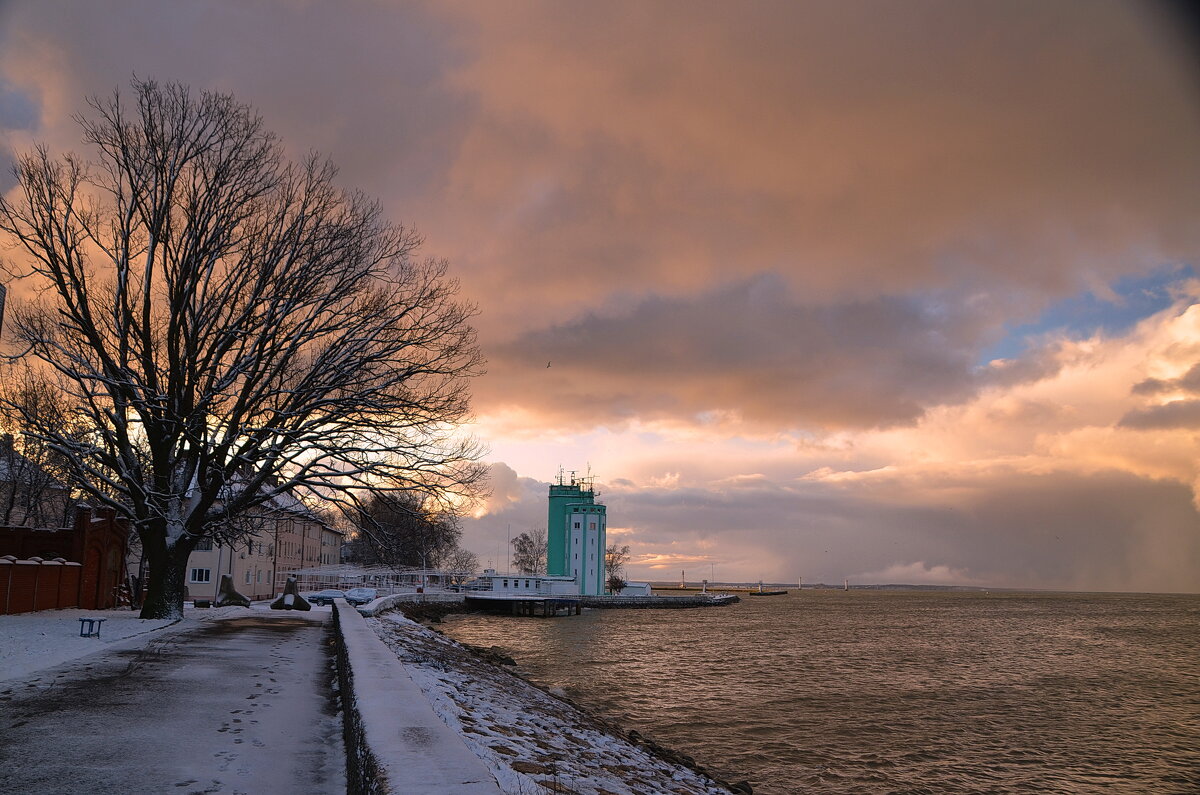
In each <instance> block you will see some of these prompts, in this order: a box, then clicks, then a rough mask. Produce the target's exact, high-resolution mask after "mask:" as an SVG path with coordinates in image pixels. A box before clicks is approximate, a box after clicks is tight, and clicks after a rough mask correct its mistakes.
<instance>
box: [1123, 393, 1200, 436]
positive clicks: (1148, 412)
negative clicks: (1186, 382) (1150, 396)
mask: <svg viewBox="0 0 1200 795" xmlns="http://www.w3.org/2000/svg"><path fill="white" fill-rule="evenodd" d="M1143 383H1144V382H1143ZM1121 427H1122V428H1135V429H1139V430H1167V429H1172V428H1180V429H1182V428H1187V429H1190V430H1200V400H1172V401H1171V402H1169V403H1164V404H1162V405H1161V406H1152V407H1150V408H1145V409H1136V410H1134V411H1131V412H1129V413H1128V414H1126V415H1125V416H1124V417H1122V418H1121Z"/></svg>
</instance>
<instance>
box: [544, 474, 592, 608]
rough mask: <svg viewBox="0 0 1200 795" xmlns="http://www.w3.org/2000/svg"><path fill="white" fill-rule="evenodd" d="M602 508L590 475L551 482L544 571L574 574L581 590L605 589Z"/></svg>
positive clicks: (588, 592) (583, 591)
mask: <svg viewBox="0 0 1200 795" xmlns="http://www.w3.org/2000/svg"><path fill="white" fill-rule="evenodd" d="M604 511H605V508H604V506H603V505H601V504H600V503H598V502H596V489H595V487H594V485H593V480H592V478H591V477H587V478H580V479H578V480H577V479H576V478H575V473H574V472H572V473H571V474H570V477H569V478H567V477H565V476H564V475H563V473H562V472H561V471H560V472H559V474H558V482H557V483H551V484H550V507H549V512H548V515H547V519H546V573H547V574H549V575H551V576H554V575H558V576H565V577H574V578H575V585H576V587H577V588H578V589H579V593H580V594H587V595H596V596H598V595H600V594H603V593H604V587H605V582H604V543H605V536H604V531H605V521H606V516H605V512H604Z"/></svg>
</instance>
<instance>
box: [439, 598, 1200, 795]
mask: <svg viewBox="0 0 1200 795" xmlns="http://www.w3.org/2000/svg"><path fill="white" fill-rule="evenodd" d="M443 629H444V631H445V632H446V633H447V634H448V635H450V636H451V637H454V638H456V639H458V640H462V641H465V642H468V643H473V644H476V645H483V646H497V645H498V646H502V647H504V648H505V649H506V650H508V651H509V652H510V653H511V654H512V655H513V656H514V657H515V658H516V660H517V663H518V665H519V667H520V669H521V670H522V671H523V672H524V673H525V674H526V675H527V676H528V677H529V678H531V679H533V680H534V681H536V682H538V683H539V684H542V685H545V686H548V687H552V688H561V689H563V690H564V691H566V693H567V694H568V695H569V696H571V697H572V698H573V699H574V700H576V701H577V702H579V703H581V704H583V705H584V706H587V707H590V708H591V709H593V710H594V711H596V712H598V713H600V714H602V715H603V716H605V717H608V718H610V719H613V720H616V721H618V722H620V723H622V724H623V725H624V726H626V727H627V728H630V729H634V728H636V729H638V730H639V731H641V732H642V733H643V734H645V735H646V736H648V737H650V738H651V739H653V740H655V741H657V742H659V743H661V744H663V745H667V746H669V747H673V748H675V749H676V750H679V751H682V752H684V753H687V754H690V755H692V756H694V757H695V758H696V759H697V761H698V762H700V763H702V764H705V765H707V766H708V767H710V768H711V769H712V770H713V771H714V772H716V773H718V774H720V775H722V776H723V777H725V778H727V779H729V780H741V779H747V780H749V781H750V782H751V784H752V785H753V786H754V790H755V792H756V793H767V794H768V795H771V794H774V795H780V794H782V793H795V792H820V793H850V792H1038V793H1042V792H1064V793H1085V792H1101V791H1103V792H1110V793H1126V792H1128V793H1134V792H1137V793H1185V792H1193V793H1194V792H1200V596H1194V595H1190V596H1171V595H1142V594H1136V595H1135V594H1064V593H1001V592H991V593H982V592H948V591H886V590H853V589H852V590H849V591H843V590H826V591H821V590H804V591H802V592H800V591H796V590H795V589H793V590H792V592H791V593H789V594H788V595H786V596H774V597H771V596H762V597H746V596H743V597H742V600H741V602H740V603H738V604H735V605H732V606H729V607H719V608H699V609H689V610H588V611H584V613H583V615H581V616H572V617H570V618H555V619H541V618H510V617H501V616H483V615H465V616H455V617H452V618H451V619H450V620H448V621H447V623H446V624H445V626H444V627H443Z"/></svg>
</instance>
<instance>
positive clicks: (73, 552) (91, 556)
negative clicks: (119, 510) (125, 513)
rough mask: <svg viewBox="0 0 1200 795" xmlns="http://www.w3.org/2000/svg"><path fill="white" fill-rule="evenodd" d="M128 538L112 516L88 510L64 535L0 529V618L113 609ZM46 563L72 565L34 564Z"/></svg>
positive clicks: (124, 530)
mask: <svg viewBox="0 0 1200 795" xmlns="http://www.w3.org/2000/svg"><path fill="white" fill-rule="evenodd" d="M127 535H128V532H127V529H126V525H125V523H124V522H122V521H120V520H118V519H117V518H116V517H115V516H114V515H113V513H112V512H111V511H104V510H100V511H94V512H93V511H92V510H91V509H88V508H81V509H80V510H79V511H78V513H77V515H76V517H75V526H74V527H73V528H71V529H68V530H31V529H29V528H26V527H13V528H9V527H0V556H7V559H5V558H4V557H0V614H5V613H28V612H31V611H34V610H54V609H59V608H65V607H81V608H84V609H88V610H93V609H107V608H110V607H115V606H116V588H117V586H118V585H120V584H121V579H122V577H123V575H124V571H123V569H124V561H125V548H126V538H127ZM39 553H43V554H39ZM50 557H56V558H66V559H67V560H68V561H71V562H69V563H65V564H64V563H61V562H52V561H45V562H39V561H38V560H36V558H50ZM24 558H35V560H25V559H24Z"/></svg>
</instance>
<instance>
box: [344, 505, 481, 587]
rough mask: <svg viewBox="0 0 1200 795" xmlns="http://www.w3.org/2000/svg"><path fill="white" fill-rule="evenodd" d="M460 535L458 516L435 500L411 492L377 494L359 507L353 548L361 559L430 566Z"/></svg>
mask: <svg viewBox="0 0 1200 795" xmlns="http://www.w3.org/2000/svg"><path fill="white" fill-rule="evenodd" d="M460 537H462V528H461V527H459V523H458V518H457V517H456V516H454V515H453V513H451V512H447V511H445V510H440V509H439V506H438V505H437V504H436V502H434V501H433V500H430V499H428V498H423V497H422V495H420V494H416V493H412V492H407V493H399V494H376V495H374V496H373V497H372V498H371V499H370V500H369V501H368V502H367V503H366V504H364V505H363V506H362V508H361V510H360V511H359V519H358V524H357V528H356V534H355V537H354V539H353V540H352V541H351V542H350V549H351V554H352V555H353V557H354V560H355V561H356V562H358V563H366V564H375V563H382V564H384V565H387V566H392V567H394V568H402V567H413V568H415V567H417V566H420V567H421V568H431V567H437V566H439V565H441V563H442V559H443V557H444V556H445V555H447V554H449V553H450V552H452V551H453V550H454V549H456V548H457V546H458V539H459V538H460Z"/></svg>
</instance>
